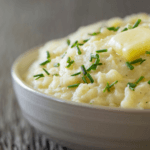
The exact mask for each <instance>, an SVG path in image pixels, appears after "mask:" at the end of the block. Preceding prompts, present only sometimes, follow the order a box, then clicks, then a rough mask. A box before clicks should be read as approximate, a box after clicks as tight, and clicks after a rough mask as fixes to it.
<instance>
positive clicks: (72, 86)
mask: <svg viewBox="0 0 150 150" xmlns="http://www.w3.org/2000/svg"><path fill="white" fill-rule="evenodd" d="M79 85H80V83H77V84H73V85H69V86H68V88H74V87H78V86H79Z"/></svg>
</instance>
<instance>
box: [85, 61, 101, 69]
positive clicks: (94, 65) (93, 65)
mask: <svg viewBox="0 0 150 150" xmlns="http://www.w3.org/2000/svg"><path fill="white" fill-rule="evenodd" d="M98 65H102V63H98V64H92V65H91V66H90V67H89V68H88V69H87V71H91V70H96V68H97V66H98Z"/></svg>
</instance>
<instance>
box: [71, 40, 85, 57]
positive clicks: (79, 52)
mask: <svg viewBox="0 0 150 150" xmlns="http://www.w3.org/2000/svg"><path fill="white" fill-rule="evenodd" d="M82 45H83V44H81V43H78V41H75V42H74V44H73V45H72V46H71V48H73V47H75V46H76V48H77V51H78V54H79V55H81V50H80V48H79V46H82Z"/></svg>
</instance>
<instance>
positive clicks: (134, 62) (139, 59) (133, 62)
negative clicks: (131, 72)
mask: <svg viewBox="0 0 150 150" xmlns="http://www.w3.org/2000/svg"><path fill="white" fill-rule="evenodd" d="M144 61H145V59H142V58H138V59H135V60H133V61H131V62H130V64H136V63H141V62H144Z"/></svg>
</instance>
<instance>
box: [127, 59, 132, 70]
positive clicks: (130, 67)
mask: <svg viewBox="0 0 150 150" xmlns="http://www.w3.org/2000/svg"><path fill="white" fill-rule="evenodd" d="M126 65H127V67H128V68H129V69H130V70H133V69H134V67H133V66H132V65H131V64H130V62H128V61H127V62H126Z"/></svg>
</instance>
